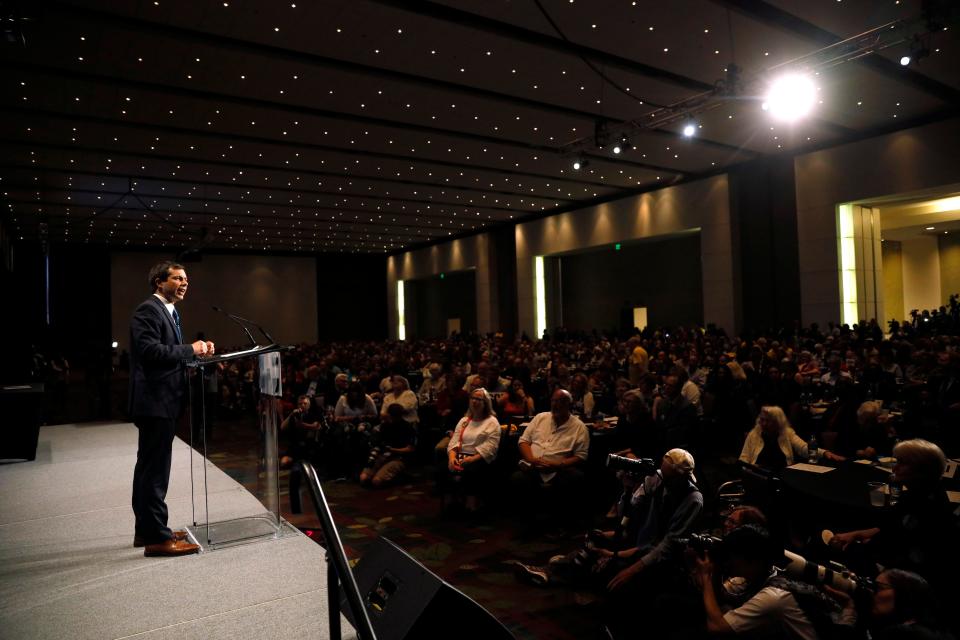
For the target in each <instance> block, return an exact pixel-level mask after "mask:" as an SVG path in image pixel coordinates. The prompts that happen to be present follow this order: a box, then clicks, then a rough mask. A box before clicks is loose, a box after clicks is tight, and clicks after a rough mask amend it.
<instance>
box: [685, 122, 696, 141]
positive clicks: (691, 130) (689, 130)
mask: <svg viewBox="0 0 960 640" xmlns="http://www.w3.org/2000/svg"><path fill="white" fill-rule="evenodd" d="M696 132H697V128H696V127H695V126H693V125H692V124H688V125H686V126H685V127H684V128H683V135H684V137H685V138H692V137H693V134H695V133H696Z"/></svg>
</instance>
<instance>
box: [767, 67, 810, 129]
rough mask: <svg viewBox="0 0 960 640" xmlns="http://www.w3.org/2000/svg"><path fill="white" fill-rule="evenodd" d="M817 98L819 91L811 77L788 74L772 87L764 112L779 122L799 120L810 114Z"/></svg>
mask: <svg viewBox="0 0 960 640" xmlns="http://www.w3.org/2000/svg"><path fill="white" fill-rule="evenodd" d="M816 98H817V89H816V87H815V86H814V85H813V80H811V79H810V77H809V76H805V75H801V74H798V73H794V74H788V75H785V76H781V77H779V78H777V79H776V80H774V81H773V83H772V84H771V85H770V90H769V91H768V92H767V97H766V100H765V102H764V110H766V111H769V112H770V115H772V116H773V117H774V118H776V119H777V120H785V121H793V120H798V119H800V118H802V117H804V116H806V115H807V114H809V113H810V111H811V110H812V109H813V105H814V103H815V102H816Z"/></svg>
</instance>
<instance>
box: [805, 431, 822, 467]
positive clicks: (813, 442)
mask: <svg viewBox="0 0 960 640" xmlns="http://www.w3.org/2000/svg"><path fill="white" fill-rule="evenodd" d="M819 461H820V451H819V449H817V436H815V435H811V436H810V442H808V443H807V462H809V463H810V464H817V463H818V462H819Z"/></svg>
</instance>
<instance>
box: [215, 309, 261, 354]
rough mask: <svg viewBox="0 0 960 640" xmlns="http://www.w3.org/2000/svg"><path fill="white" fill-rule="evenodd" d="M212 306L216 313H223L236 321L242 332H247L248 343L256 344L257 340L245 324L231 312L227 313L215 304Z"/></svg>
mask: <svg viewBox="0 0 960 640" xmlns="http://www.w3.org/2000/svg"><path fill="white" fill-rule="evenodd" d="M212 307H213V310H214V311H216V312H217V313H222V314H223V315H225V316H227V317H228V318H230V319H231V320H233V321H234V322H236V323H237V324H238V325H239V326H240V328H241V329H243V332H244V333H245V334H247V337H248V338H250V344H251V345H253V346H254V347H256V346H257V341H256V340H254V339H253V336H252V335H251V334H250V330H249V329H247V327H246V325H244V324H243V323H242V322H240V318H237V317H236V316H234V315H233V314H232V313H227V312H226V311H224V310H223V309H221V308H220V307H218V306H217V305H212Z"/></svg>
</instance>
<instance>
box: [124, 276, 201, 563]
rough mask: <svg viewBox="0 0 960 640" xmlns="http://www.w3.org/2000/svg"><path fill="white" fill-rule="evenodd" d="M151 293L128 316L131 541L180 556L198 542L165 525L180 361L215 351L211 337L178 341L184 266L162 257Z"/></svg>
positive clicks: (180, 395)
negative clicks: (134, 439)
mask: <svg viewBox="0 0 960 640" xmlns="http://www.w3.org/2000/svg"><path fill="white" fill-rule="evenodd" d="M149 282H150V288H151V289H152V290H153V295H151V296H150V297H149V298H147V299H146V300H145V301H144V302H142V303H141V304H140V306H138V307H137V309H136V311H134V312H133V317H132V318H131V319H130V395H129V412H130V415H131V417H132V418H133V423H134V424H135V425H136V426H137V429H138V430H139V432H140V435H139V442H138V447H137V466H136V467H135V469H134V471H133V513H134V516H135V517H136V528H135V530H134V538H133V546H135V547H144V555H145V556H179V555H186V554H189V553H196V552H197V551H198V550H199V547H198V546H197V545H195V544H191V543H190V542H189V541H188V540H187V534H186V532H185V531H171V530H170V528H169V527H168V526H167V504H166V502H165V501H164V500H165V498H166V496H167V486H168V484H169V483H170V459H171V453H172V448H173V437H174V432H175V430H176V423H177V418H178V417H179V416H180V414H181V413H182V412H183V409H184V404H185V399H186V396H187V373H186V367H185V366H184V362H185V361H187V360H192V359H194V358H196V357H200V356H209V355H213V351H214V345H213V343H212V342H205V341H203V340H197V341H196V342H194V343H193V344H181V343H182V342H183V333H182V328H181V326H180V314H179V313H178V312H177V310H176V308H175V307H174V305H175V304H176V303H177V302H179V301H181V300H183V297H184V295H186V293H187V273H186V271H184V269H183V265H180V264H177V263H175V262H170V261H167V262H161V263H159V264H157V265H156V266H154V267H153V269H151V270H150V275H149Z"/></svg>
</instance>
